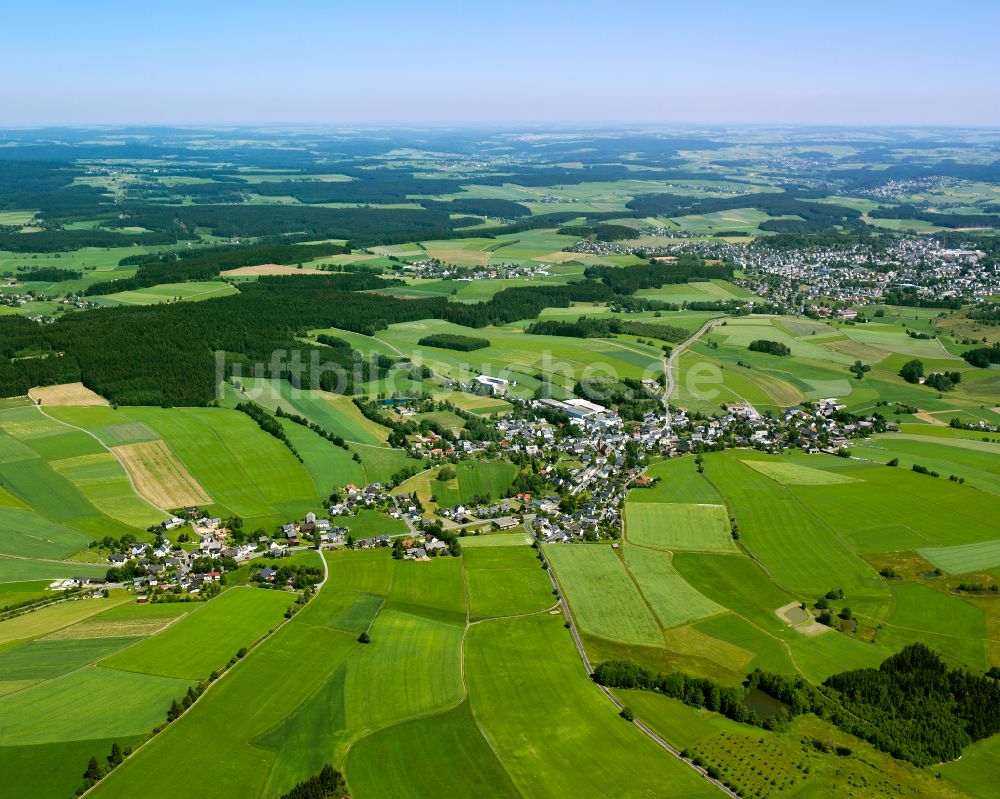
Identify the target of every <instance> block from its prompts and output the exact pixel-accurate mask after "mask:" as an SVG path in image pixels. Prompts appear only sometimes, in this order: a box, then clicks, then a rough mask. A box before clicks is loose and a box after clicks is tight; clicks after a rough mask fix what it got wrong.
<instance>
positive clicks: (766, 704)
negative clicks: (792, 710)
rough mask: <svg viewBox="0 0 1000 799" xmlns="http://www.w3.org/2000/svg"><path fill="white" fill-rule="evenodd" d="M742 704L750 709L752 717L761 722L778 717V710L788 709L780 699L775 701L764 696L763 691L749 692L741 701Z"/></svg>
mask: <svg viewBox="0 0 1000 799" xmlns="http://www.w3.org/2000/svg"><path fill="white" fill-rule="evenodd" d="M743 704H744V705H746V706H747V707H748V708H750V709H751V710H752V711H753V712H754V715H756V716H757V718H759V719H760V720H761V721H767V720H768V719H769V718H772V717H773V716H777V715H778V711H779V710H783V709H785V708H787V707H788V705H786V704H785V703H784V702H782V701H781V700H780V699H775V698H774V697H773V696H771V695H769V694H765V693H764V692H763V691H756V690H755V691H751V692H750V693H748V694H747V695H746V698H745V699H744V700H743Z"/></svg>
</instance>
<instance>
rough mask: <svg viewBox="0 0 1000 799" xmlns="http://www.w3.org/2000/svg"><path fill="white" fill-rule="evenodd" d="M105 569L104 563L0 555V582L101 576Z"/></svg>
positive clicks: (105, 571)
mask: <svg viewBox="0 0 1000 799" xmlns="http://www.w3.org/2000/svg"><path fill="white" fill-rule="evenodd" d="M107 571H108V567H107V565H105V564H96V563H76V562H74V561H65V562H59V561H52V560H29V559H27V558H11V557H7V556H4V555H0V583H12V582H22V581H24V580H40V579H45V580H56V579H65V578H67V577H103V576H104V575H105V574H107Z"/></svg>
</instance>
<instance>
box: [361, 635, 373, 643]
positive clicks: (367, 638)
mask: <svg viewBox="0 0 1000 799" xmlns="http://www.w3.org/2000/svg"><path fill="white" fill-rule="evenodd" d="M371 640H372V639H371V636H370V635H368V633H367V632H364V633H361V635H359V636H358V643H359V644H370V643H371Z"/></svg>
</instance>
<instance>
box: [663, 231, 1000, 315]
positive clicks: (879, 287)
mask: <svg viewBox="0 0 1000 799" xmlns="http://www.w3.org/2000/svg"><path fill="white" fill-rule="evenodd" d="M681 249H683V250H684V251H689V252H697V253H698V254H700V255H703V256H705V257H710V258H715V259H720V260H724V261H726V262H728V263H731V264H732V265H733V266H735V267H736V268H737V269H739V270H741V271H742V272H743V273H744V274H745V275H746V276H745V277H743V278H740V279H739V280H737V282H738V283H739V284H740V285H742V286H744V287H745V288H748V289H750V290H751V291H753V292H754V293H755V294H757V295H759V296H761V297H766V298H767V299H769V300H772V301H774V302H778V303H782V304H783V305H785V306H787V309H788V311H789V312H790V313H807V312H808V313H811V314H814V315H818V316H821V317H830V316H831V315H833V314H835V313H836V311H835V310H834V308H835V306H838V305H869V304H878V303H880V302H882V301H883V298H884V296H885V294H886V293H887V292H893V291H906V292H908V293H913V294H915V295H916V296H917V297H922V298H927V299H935V300H942V299H957V300H962V301H964V302H975V301H978V300H983V299H988V298H991V297H993V296H996V295H997V294H998V293H1000V273H998V272H997V271H996V270H994V269H984V268H982V267H981V265H980V261H981V260H982V259H983V257H984V255H985V253H983V252H982V251H981V250H975V249H963V248H955V247H946V246H944V245H943V244H941V242H939V241H938V240H937V239H933V238H930V237H929V236H909V237H903V238H899V239H896V240H894V241H892V242H889V243H888V244H886V243H879V245H878V246H873V245H868V244H856V245H854V246H852V247H830V248H822V247H814V248H809V249H808V250H800V249H794V248H793V249H787V250H786V249H773V248H770V247H767V246H766V242H765V243H764V244H762V245H760V246H753V247H746V246H742V245H738V244H729V243H726V242H709V241H699V242H694V243H690V244H686V245H682V246H681ZM841 318H845V319H846V318H854V317H853V316H852V317H846V316H842V317H841Z"/></svg>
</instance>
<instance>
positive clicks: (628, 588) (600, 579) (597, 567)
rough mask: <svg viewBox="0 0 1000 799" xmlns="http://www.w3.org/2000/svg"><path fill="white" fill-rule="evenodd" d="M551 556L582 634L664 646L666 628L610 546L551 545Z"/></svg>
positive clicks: (547, 552) (549, 549)
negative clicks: (664, 630)
mask: <svg viewBox="0 0 1000 799" xmlns="http://www.w3.org/2000/svg"><path fill="white" fill-rule="evenodd" d="M545 556H546V557H547V558H548V560H549V563H551V564H552V568H553V569H555V573H556V577H557V578H558V579H559V583H560V585H561V586H562V587H563V590H564V591H565V592H566V595H567V599H568V601H569V605H570V609H571V610H572V612H573V616H574V618H575V619H576V621H577V624H579V625H580V628H581V629H583V630H584V631H585V632H588V633H591V634H592V635H597V636H601V637H602V638H609V639H611V640H616V641H624V642H627V643H632V644H645V645H648V646H662V644H663V632H662V630H661V629H660V626H659V625H658V624H657V622H656V619H654V618H653V614H652V613H651V612H650V610H649V608H648V607H646V603H645V602H644V601H643V598H642V594H640V593H639V589H638V588H636V586H635V584H634V583H633V582H632V580H631V579H630V578H629V576H628V573H627V572H626V571H625V566H624V564H623V563H622V561H621V560H620V559H619V557H618V555H617V554H616V553H615V552H614V551H613V550H612V549H611V547H610V546H608V545H606V544H604V545H598V544H594V545H584V544H580V545H572V544H551V545H547V546H546V547H545ZM598 587H599V589H598Z"/></svg>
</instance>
